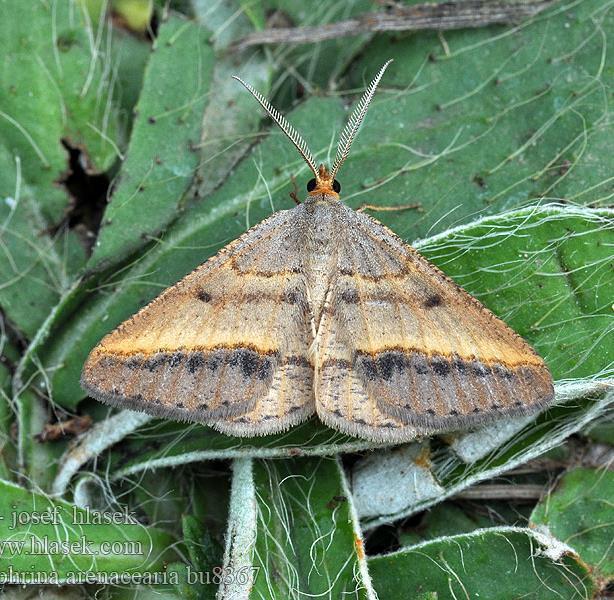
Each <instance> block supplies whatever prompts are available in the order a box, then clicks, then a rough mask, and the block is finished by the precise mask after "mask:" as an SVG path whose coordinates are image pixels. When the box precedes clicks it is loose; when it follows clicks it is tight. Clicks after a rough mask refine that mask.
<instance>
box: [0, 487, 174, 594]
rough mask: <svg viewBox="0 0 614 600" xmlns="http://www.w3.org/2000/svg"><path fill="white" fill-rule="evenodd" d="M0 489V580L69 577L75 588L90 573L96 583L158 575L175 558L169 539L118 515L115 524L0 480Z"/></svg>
mask: <svg viewBox="0 0 614 600" xmlns="http://www.w3.org/2000/svg"><path fill="white" fill-rule="evenodd" d="M0 490H1V492H2V503H1V504H0V514H1V516H2V518H1V519H0V540H2V542H0V543H1V544H2V545H3V547H2V548H1V552H0V577H3V576H4V577H5V576H7V575H8V576H10V573H11V571H12V573H13V576H15V577H17V578H18V580H19V579H20V580H21V581H27V578H28V577H31V576H32V573H34V574H37V573H40V574H41V575H40V576H41V577H48V578H50V580H49V583H62V582H70V580H71V578H72V579H73V583H74V582H78V581H79V579H78V578H79V576H80V575H84V574H87V573H88V572H89V573H90V577H93V578H94V579H95V580H97V581H99V580H100V579H101V578H102V577H104V576H105V574H106V575H107V576H110V575H112V573H113V572H119V573H122V572H127V573H130V572H134V573H136V574H137V575H138V573H145V572H148V571H149V572H153V573H156V572H158V573H159V572H161V571H162V569H163V567H164V562H165V561H168V560H170V559H172V558H175V557H176V553H175V551H174V550H172V548H171V545H172V543H173V539H172V538H171V537H170V536H169V535H168V534H166V533H164V532H163V531H161V530H159V529H157V528H155V527H151V526H147V527H146V526H144V525H141V524H139V523H136V522H134V521H133V522H130V521H129V520H127V518H126V516H125V515H122V513H118V514H117V515H116V516H115V518H116V519H118V522H117V523H113V522H112V521H108V519H110V518H111V517H110V516H109V515H110V514H111V513H106V519H107V521H105V520H104V519H105V517H103V516H102V515H103V513H95V512H93V511H90V512H88V511H86V510H85V509H82V508H79V507H77V506H75V505H72V504H68V503H66V502H60V501H55V500H52V499H50V498H48V497H47V496H43V495H41V494H38V493H36V492H33V491H30V490H26V489H24V488H22V487H19V486H17V485H14V484H11V483H8V482H4V481H0ZM15 520H17V521H15ZM15 522H16V523H17V524H16V525H15V527H14V528H13V525H14V524H15ZM45 544H46V546H45ZM41 545H42V546H41ZM37 551H38V553H37ZM92 572H93V574H92ZM20 573H21V574H22V575H21V576H20V575H19V574H20Z"/></svg>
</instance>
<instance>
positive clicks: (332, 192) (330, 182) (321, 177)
mask: <svg viewBox="0 0 614 600" xmlns="http://www.w3.org/2000/svg"><path fill="white" fill-rule="evenodd" d="M340 191H341V184H340V183H339V182H338V181H337V180H336V179H335V178H334V177H333V176H332V175H331V174H330V171H329V170H328V168H327V167H326V165H323V164H321V165H320V166H319V167H318V172H317V174H316V176H315V177H314V178H313V179H310V180H309V182H308V183H307V193H308V194H309V195H310V196H333V197H334V198H338V197H339V192H340Z"/></svg>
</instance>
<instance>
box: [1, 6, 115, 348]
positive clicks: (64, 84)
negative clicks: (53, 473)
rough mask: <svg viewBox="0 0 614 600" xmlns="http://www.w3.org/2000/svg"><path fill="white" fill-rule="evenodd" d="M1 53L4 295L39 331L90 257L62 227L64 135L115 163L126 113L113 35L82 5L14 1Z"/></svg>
mask: <svg viewBox="0 0 614 600" xmlns="http://www.w3.org/2000/svg"><path fill="white" fill-rule="evenodd" d="M94 39H97V42H96V43H97V44H98V46H97V47H96V48H94V47H93V46H92V44H93V43H94V42H93V40H94ZM0 54H1V55H2V56H3V57H4V60H3V62H2V68H1V69H0V90H1V91H0V105H1V107H2V108H1V109H0V223H1V225H0V248H1V255H0V304H1V305H2V307H3V310H4V311H5V313H6V315H7V317H8V318H9V320H10V321H11V322H12V323H13V324H14V326H15V327H16V328H17V329H18V330H19V331H20V332H21V333H22V334H23V335H25V336H27V337H32V336H33V335H34V334H35V332H36V330H37V328H38V327H39V326H40V324H41V323H42V321H43V320H44V318H45V316H46V315H47V313H48V312H49V310H50V308H51V307H52V306H53V305H54V304H56V303H57V301H58V299H59V297H60V295H61V294H62V293H63V292H64V291H65V290H66V289H67V288H68V287H69V285H70V283H71V280H72V279H73V278H74V274H75V272H76V271H78V270H79V269H80V268H81V267H82V265H83V262H84V259H85V255H84V250H83V248H82V247H81V245H80V243H79V241H78V239H77V237H76V236H75V235H74V234H73V233H72V232H66V231H65V228H63V227H60V228H59V229H57V228H58V226H60V224H61V222H62V220H63V219H64V217H65V213H66V211H67V210H68V207H69V197H68V194H67V191H66V190H65V189H64V188H63V186H61V185H58V184H59V183H60V182H61V181H62V180H63V178H64V177H65V176H66V174H67V172H68V168H69V163H68V154H67V151H66V149H65V148H64V146H63V145H62V141H63V140H65V141H66V142H67V143H69V144H70V145H71V146H72V147H78V148H79V149H81V150H82V151H83V153H84V154H83V160H84V162H85V164H86V170H87V171H88V172H93V173H97V172H102V171H106V170H107V169H108V168H109V166H110V165H111V164H112V162H113V161H114V159H115V154H116V150H115V147H114V142H113V139H114V138H115V137H116V136H117V128H118V118H117V111H116V109H115V107H114V105H113V102H112V100H111V96H112V88H113V86H112V73H111V69H110V66H109V65H108V59H107V56H108V46H107V38H106V36H101V37H100V38H95V37H94V32H93V30H92V28H91V25H90V23H89V21H88V18H87V15H86V14H85V13H83V12H82V11H81V10H79V6H78V5H74V4H73V3H70V2H63V1H59V0H52V1H51V2H46V3H43V2H34V3H31V2H17V3H14V4H11V8H10V10H7V11H6V14H5V15H4V18H3V19H2V20H1V23H0ZM33 90H35V92H34V91H33ZM56 229H57V232H54V231H55V230H56Z"/></svg>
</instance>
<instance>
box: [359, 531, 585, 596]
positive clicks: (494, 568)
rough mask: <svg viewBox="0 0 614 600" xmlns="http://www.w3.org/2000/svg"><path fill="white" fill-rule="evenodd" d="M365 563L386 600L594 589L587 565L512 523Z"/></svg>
mask: <svg viewBox="0 0 614 600" xmlns="http://www.w3.org/2000/svg"><path fill="white" fill-rule="evenodd" d="M368 565H369V572H370V573H371V577H372V579H373V585H374V587H375V589H376V590H377V593H378V595H379V596H380V598H386V600H396V599H397V598H398V599H399V600H401V599H402V600H406V599H407V598H415V597H418V596H419V594H425V593H431V594H433V593H435V594H437V596H436V597H437V598H439V599H440V600H443V599H444V598H446V599H447V598H450V599H453V598H478V597H479V598H488V599H489V600H511V599H520V598H523V599H525V598H526V599H529V598H530V599H535V600H549V599H553V600H554V599H557V600H560V599H561V598H565V599H566V600H573V599H577V600H580V599H584V598H591V597H592V593H593V591H594V585H593V583H592V582H591V579H590V576H589V574H588V572H587V571H586V569H585V568H584V567H583V566H582V565H581V564H580V563H579V562H578V561H577V559H576V558H575V557H574V556H569V555H567V554H566V552H565V551H564V549H563V548H561V544H560V543H557V540H554V539H550V538H547V537H546V536H538V535H536V534H535V533H534V532H533V531H531V530H530V529H520V528H516V527H493V528H491V529H479V530H476V531H474V532H472V533H467V534H460V535H454V536H449V537H442V538H439V539H436V540H433V541H428V542H424V543H422V544H418V545H416V546H413V547H410V548H407V549H404V550H400V551H398V552H395V553H392V554H387V555H382V556H374V557H371V558H369V560H368ZM427 597H428V596H427Z"/></svg>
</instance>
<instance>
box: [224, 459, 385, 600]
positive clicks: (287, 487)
mask: <svg viewBox="0 0 614 600" xmlns="http://www.w3.org/2000/svg"><path fill="white" fill-rule="evenodd" d="M234 465H235V466H234V479H233V489H232V497H231V507H230V519H229V531H228V534H227V546H226V556H225V563H224V567H225V572H227V573H230V574H231V579H229V580H227V581H223V582H222V585H221V587H220V591H219V595H218V597H219V598H221V599H226V598H263V597H265V598H270V597H273V598H295V597H299V596H302V595H316V596H320V595H325V596H328V597H331V598H341V597H351V598H369V599H374V598H375V595H374V593H373V589H372V587H371V582H370V580H369V576H368V572H367V569H366V562H365V557H364V549H363V541H362V534H361V533H360V530H359V528H358V524H357V521H356V517H355V513H354V511H353V508H352V504H351V502H352V501H351V497H350V496H349V492H348V489H347V484H346V482H345V476H344V474H343V471H342V469H341V465H340V464H339V462H338V461H337V460H334V459H326V458H318V459H311V458H301V459H288V460H284V461H254V462H252V461H251V460H250V459H238V460H237V461H235V463H234ZM241 569H243V570H242V571H241ZM240 572H244V573H246V574H248V575H249V576H248V577H247V579H246V580H245V581H239V579H238V577H237V575H238V573H240Z"/></svg>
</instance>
